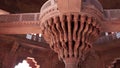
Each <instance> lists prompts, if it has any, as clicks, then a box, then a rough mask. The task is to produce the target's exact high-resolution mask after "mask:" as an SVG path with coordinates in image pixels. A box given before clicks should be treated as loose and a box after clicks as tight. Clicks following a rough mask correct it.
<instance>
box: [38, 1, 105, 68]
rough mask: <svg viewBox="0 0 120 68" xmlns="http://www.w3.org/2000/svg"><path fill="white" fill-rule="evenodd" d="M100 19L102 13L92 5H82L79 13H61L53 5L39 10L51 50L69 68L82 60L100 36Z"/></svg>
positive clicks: (42, 28)
mask: <svg viewBox="0 0 120 68" xmlns="http://www.w3.org/2000/svg"><path fill="white" fill-rule="evenodd" d="M48 3H49V2H48ZM45 5H46V6H47V5H48V4H45ZM45 5H44V6H45ZM86 9H88V10H86ZM102 18H103V16H102V13H101V12H100V11H99V10H98V9H96V8H95V7H94V6H90V5H85V6H83V9H82V10H81V12H71V13H61V12H60V11H59V9H58V8H57V5H56V4H54V5H51V6H49V7H48V9H47V8H46V9H44V10H41V16H40V21H41V30H42V34H43V36H44V38H45V40H46V41H47V42H48V43H49V44H50V47H51V49H53V50H54V51H55V52H56V53H58V57H59V59H62V60H63V61H64V63H65V65H66V66H67V67H66V68H69V65H72V64H73V65H72V66H74V65H75V64H78V63H79V62H80V60H83V59H84V55H85V54H86V53H87V52H88V51H89V49H90V48H91V47H92V43H93V42H94V40H96V39H97V38H98V37H99V34H100V31H101V28H100V21H101V20H102ZM72 68H74V67H72ZM76 68H77V66H76Z"/></svg>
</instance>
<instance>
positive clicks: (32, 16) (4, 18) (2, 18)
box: [0, 13, 40, 23]
mask: <svg viewBox="0 0 120 68" xmlns="http://www.w3.org/2000/svg"><path fill="white" fill-rule="evenodd" d="M39 16H40V13H22V14H5V15H0V23H8V22H20V21H38V20H39Z"/></svg>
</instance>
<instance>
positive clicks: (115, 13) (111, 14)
mask: <svg viewBox="0 0 120 68" xmlns="http://www.w3.org/2000/svg"><path fill="white" fill-rule="evenodd" d="M104 15H105V18H106V19H107V20H117V19H120V9H108V10H107V9H105V10H104Z"/></svg>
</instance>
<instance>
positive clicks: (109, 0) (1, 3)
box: [0, 0, 120, 13]
mask: <svg viewBox="0 0 120 68" xmlns="http://www.w3.org/2000/svg"><path fill="white" fill-rule="evenodd" d="M46 1H47V0H0V9H3V10H6V11H9V12H11V13H28V12H39V11H40V8H41V6H42V5H43V4H44V3H45V2H46ZM99 1H100V2H101V3H102V5H103V7H104V8H105V9H119V8H120V0H99Z"/></svg>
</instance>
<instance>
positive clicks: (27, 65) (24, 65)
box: [14, 57, 40, 68]
mask: <svg viewBox="0 0 120 68" xmlns="http://www.w3.org/2000/svg"><path fill="white" fill-rule="evenodd" d="M14 68H40V65H38V64H37V62H36V61H35V59H34V58H31V57H27V58H26V59H25V60H23V61H22V62H20V63H18V65H16V66H15V67H14Z"/></svg>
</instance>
